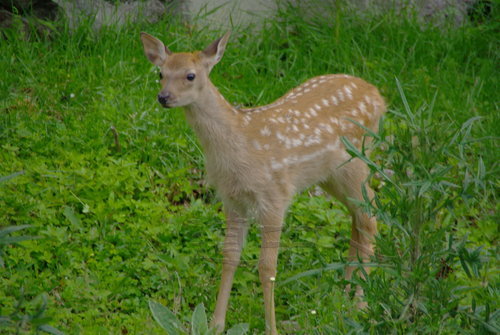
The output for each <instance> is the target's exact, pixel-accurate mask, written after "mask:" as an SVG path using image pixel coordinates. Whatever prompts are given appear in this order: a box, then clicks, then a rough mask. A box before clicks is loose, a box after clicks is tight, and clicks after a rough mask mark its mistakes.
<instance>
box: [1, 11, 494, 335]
mask: <svg viewBox="0 0 500 335" xmlns="http://www.w3.org/2000/svg"><path fill="white" fill-rule="evenodd" d="M494 15H496V12H494ZM326 17H328V19H315V20H314V23H312V22H308V21H307V20H306V19H303V18H301V15H300V12H298V11H297V10H294V9H293V8H292V9H287V10H286V11H284V12H283V13H281V15H280V17H279V19H278V20H274V21H272V22H269V23H267V25H266V27H265V28H264V29H262V31H260V32H250V31H249V30H245V29H241V30H236V31H234V33H233V36H232V38H231V40H230V43H229V45H228V48H227V50H226V54H225V56H224V58H223V60H222V61H221V63H220V64H218V65H217V67H216V68H215V69H214V71H213V73H212V80H213V81H214V83H215V84H216V85H217V86H218V87H219V88H220V90H221V92H222V93H223V94H224V95H225V96H226V97H227V99H228V100H229V101H232V102H234V103H235V104H241V105H258V104H264V103H268V102H271V101H272V100H274V99H276V98H278V97H279V96H281V95H282V94H283V93H285V92H286V91H287V90H288V89H290V88H292V87H294V86H296V85H298V84H299V83H301V82H302V81H303V80H305V79H307V78H309V77H312V76H314V75H319V74H323V73H349V74H353V75H356V76H360V77H362V78H364V79H366V80H368V81H370V82H372V83H374V84H375V85H376V86H378V87H379V88H380V89H381V92H382V94H383V95H384V96H385V97H386V99H387V102H388V104H389V109H390V111H391V112H390V113H389V114H388V116H387V118H386V121H385V127H384V130H383V137H382V138H381V139H380V140H379V141H377V143H378V144H379V149H377V150H375V152H374V155H373V156H372V158H373V159H374V161H375V163H376V166H380V167H381V168H389V169H392V170H394V171H395V173H396V174H395V177H394V181H395V182H396V184H397V187H396V186H394V185H392V184H391V183H390V182H389V181H387V180H386V181H385V186H382V187H380V189H379V192H378V200H379V205H380V206H379V209H377V210H376V211H377V214H378V215H379V218H380V219H379V221H380V222H381V223H380V231H381V233H380V237H379V240H378V249H377V250H378V253H379V255H378V258H377V262H378V263H379V264H380V266H379V267H377V268H376V270H375V271H374V273H373V275H372V276H371V277H370V280H369V281H368V282H367V283H361V284H362V285H364V286H365V291H366V296H367V300H368V301H369V302H370V308H369V309H368V310H367V311H365V312H361V311H358V310H356V308H355V307H354V306H355V303H354V302H353V301H351V300H350V299H349V298H348V297H346V296H345V295H344V293H343V292H342V290H343V288H344V286H345V284H346V283H345V281H344V280H343V279H342V278H343V273H342V267H341V266H340V267H338V268H339V269H337V270H330V271H315V274H314V275H307V273H304V272H306V271H308V270H313V269H323V268H325V267H328V265H329V264H330V265H331V264H334V265H335V264H339V262H340V263H341V262H343V261H344V259H345V256H346V251H347V248H348V240H349V232H350V222H349V220H350V219H349V216H348V215H347V213H346V211H345V210H344V209H343V208H342V207H341V206H340V205H339V204H338V203H336V202H333V203H332V201H331V200H329V199H325V198H323V197H314V196H310V194H309V192H304V193H302V194H300V195H298V196H297V199H296V201H295V202H294V203H293V204H292V206H291V208H290V210H289V214H288V217H287V220H286V226H285V228H284V233H283V235H282V248H281V250H280V258H279V268H278V277H277V287H276V289H275V292H276V304H277V307H276V309H277V317H278V319H279V320H280V321H285V322H281V323H280V324H279V328H280V329H281V330H282V332H283V333H290V334H344V333H349V332H351V333H357V332H368V333H373V334H387V333H391V332H392V333H441V334H454V333H457V332H462V333H470V334H477V333H488V331H494V330H495V328H494V327H495V324H494V322H498V320H496V318H498V301H499V299H498V272H497V270H496V269H497V268H498V258H497V257H498V254H499V253H498V225H497V222H498V214H497V211H498V204H497V202H496V195H497V193H498V163H497V159H498V156H499V155H498V149H497V147H496V145H497V143H498V142H497V138H498V136H499V129H500V128H499V127H498V92H499V87H498V75H497V74H496V71H497V69H498V50H500V48H499V45H498V44H499V43H498V36H497V34H496V32H497V31H498V24H497V23H496V22H498V20H497V21H496V22H495V20H491V21H488V22H486V23H484V24H480V25H473V24H470V25H466V26H465V27H462V28H458V29H441V30H440V29H436V28H432V27H427V28H425V29H422V28H421V27H420V26H419V25H418V24H417V23H416V22H414V21H412V20H404V19H401V18H398V17H396V16H394V15H386V16H383V17H378V18H363V19H360V18H356V17H354V16H350V15H346V14H345V13H344V14H343V13H341V14H338V15H337V14H333V15H332V16H328V15H327V16H326ZM89 26H90V25H88V26H84V27H82V28H80V29H78V30H77V31H75V32H73V33H70V32H69V31H68V29H67V28H65V26H64V25H63V24H61V25H60V26H58V29H57V31H54V33H53V34H52V36H51V37H50V38H44V37H39V38H37V37H36V36H32V37H31V38H30V39H25V38H23V36H20V35H18V34H17V33H16V32H14V31H12V32H6V38H4V39H1V40H0V54H1V59H2V61H1V63H0V73H1V74H2V80H1V81H0V146H1V150H0V226H1V227H6V226H13V225H24V224H30V225H32V228H30V229H29V233H25V234H29V235H36V236H39V237H41V238H39V239H35V240H29V241H24V242H22V243H19V244H15V245H13V244H8V245H4V246H3V247H2V245H0V247H1V248H2V250H3V254H2V257H3V259H4V261H5V267H4V268H2V269H1V271H0V278H1V280H0V315H2V316H6V315H11V314H12V313H14V312H16V311H19V310H20V311H22V313H25V314H27V315H29V314H33V313H34V312H35V310H36V309H37V308H38V306H39V303H40V301H41V298H40V297H41V296H42V295H43V294H44V293H46V295H47V296H48V306H47V310H46V316H47V317H48V318H49V319H50V321H49V323H50V324H51V325H53V326H55V327H56V328H58V329H60V330H62V331H64V332H66V333H68V334H120V333H121V334H126V333H128V334H152V333H154V334H156V333H158V334H161V333H162V330H161V328H160V327H159V326H158V325H157V324H156V323H155V321H154V320H153V318H152V316H151V315H150V312H149V309H148V300H149V299H150V298H151V299H153V300H155V301H158V302H160V303H162V304H163V305H165V306H168V308H169V309H170V310H173V311H174V312H175V313H178V314H179V316H180V317H179V318H180V319H181V320H182V321H185V322H187V321H189V317H190V315H191V310H193V309H194V307H195V306H197V305H198V304H200V303H204V305H205V306H206V307H207V310H208V311H212V310H213V308H214V305H215V296H216V290H217V285H218V279H219V275H220V271H221V262H220V261H221V248H220V244H221V241H222V236H223V233H224V217H223V214H222V213H221V204H220V203H219V202H218V200H217V198H216V197H215V193H214V192H213V191H212V190H209V189H207V188H206V186H205V185H204V174H203V159H202V154H201V149H200V147H199V145H198V144H197V140H196V138H195V136H194V134H193V133H192V131H191V130H190V129H189V127H188V126H187V125H186V123H185V120H184V117H183V114H182V112H181V110H179V109H173V110H164V109H160V108H159V106H158V104H157V103H156V99H155V96H156V94H157V91H158V85H157V84H156V83H155V80H156V79H157V78H158V75H157V73H156V72H155V69H154V68H153V67H151V65H150V64H149V62H148V61H147V60H146V59H145V57H144V55H143V52H142V46H141V45H140V40H139V32H140V31H147V32H148V33H151V34H153V35H155V36H157V37H160V38H161V39H163V40H164V41H165V42H166V43H167V44H168V45H169V47H170V48H171V49H172V50H175V51H181V50H193V49H201V48H203V47H204V46H205V45H207V44H208V43H209V42H210V41H212V40H213V39H215V38H217V37H219V35H220V34H221V33H220V32H214V31H210V30H206V29H202V28H203V27H198V28H196V27H195V28H189V27H186V26H185V25H182V24H179V23H178V22H176V21H175V20H173V19H171V18H168V19H165V21H163V22H159V23H157V24H154V25H148V26H130V27H125V28H121V29H115V28H109V29H106V30H103V31H101V32H100V33H99V34H96V33H93V32H92V31H91V29H90V28H89ZM396 79H397V80H396ZM397 81H399V82H400V83H401V89H398V86H397ZM402 92H404V95H405V97H406V99H407V106H405V100H404V99H403V98H402ZM473 117H478V119H477V120H476V121H475V122H473V123H472V125H471V127H470V128H467V127H465V128H464V131H462V132H459V131H460V129H462V127H463V124H464V123H465V122H466V121H467V120H469V119H471V118H473ZM112 127H114V128H115V129H116V131H117V133H118V134H119V143H120V147H121V148H120V149H121V150H118V148H117V147H116V143H115V141H114V137H113V131H112V130H111V128H112ZM454 134H458V135H457V139H458V140H454V137H453V136H454ZM417 141H418V143H417ZM447 167H449V169H446V171H444V172H443V173H442V174H439V173H438V174H436V171H438V172H439V169H440V168H447ZM374 169H375V167H374ZM19 172H22V173H19ZM417 181H418V182H421V183H417ZM425 182H428V183H427V184H426V183H425ZM450 184H455V185H458V186H457V187H454V186H450ZM398 187H399V189H398ZM415 209H419V210H418V211H417V212H418V213H420V214H422V215H417V216H411V215H410V216H409V215H408V213H410V212H411V211H412V210H415ZM372 210H375V209H372ZM405 215H406V216H405ZM415 217H418V220H417V219H415ZM24 231H25V230H23V233H24ZM15 234H16V233H14V235H15ZM259 234H260V232H259V231H258V229H257V228H256V227H252V229H251V231H250V233H249V238H248V241H247V245H246V247H245V250H244V254H243V260H242V266H241V268H240V269H239V270H238V272H237V274H236V279H235V286H234V289H233V292H232V298H231V301H230V309H229V314H228V324H229V326H232V325H235V324H238V323H249V324H250V333H254V334H260V333H262V331H263V329H264V324H263V306H262V296H261V292H260V286H259V281H258V272H257V262H258V253H259V245H260V238H259ZM478 247H482V249H480V250H479V251H475V250H476V249H477V248H478ZM408 250H412V252H407V251H408ZM415 253H417V254H418V255H416V254H415ZM332 267H333V266H332ZM448 267H449V268H450V269H451V270H452V271H451V272H448V271H446V269H448ZM443 269H444V270H443ZM441 270H443V271H444V272H441ZM293 276H296V277H295V278H296V279H295V280H290V281H288V282H286V283H285V284H280V282H281V283H284V282H285V280H287V279H290V278H291V279H294V278H292V277H293ZM18 301H23V302H24V303H23V305H22V306H21V307H20V308H18V309H16V302H18ZM311 311H315V312H316V314H312V313H311ZM45 321H47V320H45ZM0 327H2V326H1V325H0ZM9 327H10V328H8V327H6V326H5V325H4V328H0V334H3V333H6V334H8V333H10V332H12V329H14V328H12V326H9ZM34 327H36V324H35V325H33V326H32V328H30V326H29V325H26V326H23V327H22V331H21V333H24V332H30V331H31V330H32V329H34ZM492 327H493V328H492ZM496 327H498V323H496ZM497 329H498V328H497Z"/></svg>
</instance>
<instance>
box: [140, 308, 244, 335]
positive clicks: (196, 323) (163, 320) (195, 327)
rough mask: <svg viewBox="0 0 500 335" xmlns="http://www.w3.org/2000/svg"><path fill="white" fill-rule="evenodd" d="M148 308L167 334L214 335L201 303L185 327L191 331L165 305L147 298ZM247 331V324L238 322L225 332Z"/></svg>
mask: <svg viewBox="0 0 500 335" xmlns="http://www.w3.org/2000/svg"><path fill="white" fill-rule="evenodd" d="M149 309H150V310H151V313H152V314H153V318H154V319H155V320H156V322H158V324H159V325H160V326H161V327H162V328H163V329H164V330H166V331H167V334H169V335H181V334H189V333H190V334H191V335H214V334H216V332H217V329H215V328H209V326H208V321H207V314H206V312H205V306H204V305H203V304H202V303H201V304H199V305H197V306H196V308H195V309H194V311H193V315H192V316H191V325H190V327H187V328H189V329H191V332H188V331H187V330H186V327H184V326H183V325H182V322H181V321H179V319H177V317H176V316H175V314H174V313H172V312H171V311H170V310H169V309H168V308H167V307H165V306H163V305H162V304H160V303H157V302H155V301H153V300H149ZM247 332H248V324H246V323H240V324H237V325H235V326H233V327H232V328H231V329H229V330H228V331H227V332H226V335H241V334H246V333H247Z"/></svg>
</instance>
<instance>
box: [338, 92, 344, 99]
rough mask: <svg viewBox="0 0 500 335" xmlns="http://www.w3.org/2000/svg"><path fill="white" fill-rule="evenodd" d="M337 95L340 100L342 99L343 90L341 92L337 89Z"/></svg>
mask: <svg viewBox="0 0 500 335" xmlns="http://www.w3.org/2000/svg"><path fill="white" fill-rule="evenodd" d="M337 96H338V97H339V100H340V101H344V92H342V91H341V90H338V91H337Z"/></svg>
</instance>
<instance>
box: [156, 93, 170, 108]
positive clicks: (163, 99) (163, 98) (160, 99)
mask: <svg viewBox="0 0 500 335" xmlns="http://www.w3.org/2000/svg"><path fill="white" fill-rule="evenodd" d="M169 99H170V93H160V94H158V102H159V103H160V104H162V105H166V104H167V103H168V100H169Z"/></svg>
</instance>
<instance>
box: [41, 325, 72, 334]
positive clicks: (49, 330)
mask: <svg viewBox="0 0 500 335" xmlns="http://www.w3.org/2000/svg"><path fill="white" fill-rule="evenodd" d="M38 329H39V330H41V331H44V332H46V333H49V334H53V335H65V333H63V332H62V331H60V330H59V329H57V328H54V327H52V326H50V325H41V326H40V327H38Z"/></svg>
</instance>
